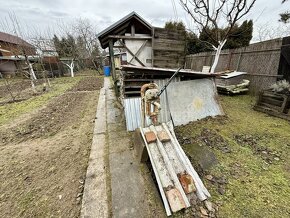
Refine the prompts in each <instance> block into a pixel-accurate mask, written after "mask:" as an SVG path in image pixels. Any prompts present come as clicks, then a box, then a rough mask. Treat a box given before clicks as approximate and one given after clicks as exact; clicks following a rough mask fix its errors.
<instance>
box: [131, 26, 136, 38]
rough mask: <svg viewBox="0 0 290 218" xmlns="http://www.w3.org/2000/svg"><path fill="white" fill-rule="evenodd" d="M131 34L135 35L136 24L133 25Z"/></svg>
mask: <svg viewBox="0 0 290 218" xmlns="http://www.w3.org/2000/svg"><path fill="white" fill-rule="evenodd" d="M131 36H135V25H134V24H132V25H131Z"/></svg>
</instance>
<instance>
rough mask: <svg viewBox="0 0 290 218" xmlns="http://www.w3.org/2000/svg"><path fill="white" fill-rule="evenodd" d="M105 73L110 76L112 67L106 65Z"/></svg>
mask: <svg viewBox="0 0 290 218" xmlns="http://www.w3.org/2000/svg"><path fill="white" fill-rule="evenodd" d="M104 75H105V76H110V75H111V68H110V66H104Z"/></svg>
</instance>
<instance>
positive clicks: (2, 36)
mask: <svg viewBox="0 0 290 218" xmlns="http://www.w3.org/2000/svg"><path fill="white" fill-rule="evenodd" d="M0 41H2V42H8V43H11V44H15V45H21V46H25V47H33V46H32V45H31V44H29V43H28V42H26V41H24V40H23V39H21V38H20V37H18V36H14V35H11V34H8V33H4V32H0Z"/></svg>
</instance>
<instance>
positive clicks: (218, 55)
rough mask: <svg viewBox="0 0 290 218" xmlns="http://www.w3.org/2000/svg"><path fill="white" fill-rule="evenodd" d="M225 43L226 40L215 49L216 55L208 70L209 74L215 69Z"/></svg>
mask: <svg viewBox="0 0 290 218" xmlns="http://www.w3.org/2000/svg"><path fill="white" fill-rule="evenodd" d="M226 41H227V40H226V39H225V40H224V41H222V42H220V43H219V45H218V47H217V48H215V50H216V53H215V56H214V61H213V64H212V66H211V69H210V73H214V72H215V68H216V67H217V64H218V61H219V57H220V54H221V51H222V48H223V47H224V45H225V43H226Z"/></svg>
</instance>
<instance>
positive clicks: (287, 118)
mask: <svg viewBox="0 0 290 218" xmlns="http://www.w3.org/2000/svg"><path fill="white" fill-rule="evenodd" d="M254 110H256V111H260V112H263V113H266V114H269V115H271V116H275V117H279V118H282V119H286V120H289V121H290V116H289V115H287V114H283V113H280V112H277V111H273V110H269V108H265V107H263V106H255V107H254Z"/></svg>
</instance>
